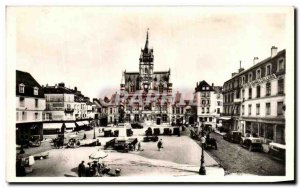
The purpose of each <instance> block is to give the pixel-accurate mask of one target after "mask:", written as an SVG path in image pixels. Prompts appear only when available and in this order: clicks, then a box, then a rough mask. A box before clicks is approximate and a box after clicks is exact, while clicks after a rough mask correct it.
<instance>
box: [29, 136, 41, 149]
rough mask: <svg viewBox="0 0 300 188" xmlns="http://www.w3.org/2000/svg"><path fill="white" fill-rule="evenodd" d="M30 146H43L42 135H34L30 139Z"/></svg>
mask: <svg viewBox="0 0 300 188" xmlns="http://www.w3.org/2000/svg"><path fill="white" fill-rule="evenodd" d="M29 146H31V147H39V146H41V138H40V135H33V136H31V137H30V139H29Z"/></svg>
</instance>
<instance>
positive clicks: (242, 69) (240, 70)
mask: <svg viewBox="0 0 300 188" xmlns="http://www.w3.org/2000/svg"><path fill="white" fill-rule="evenodd" d="M244 70H245V69H244V68H242V61H240V68H239V73H240V72H243V71H244Z"/></svg>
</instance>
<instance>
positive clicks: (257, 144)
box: [240, 133, 263, 151]
mask: <svg viewBox="0 0 300 188" xmlns="http://www.w3.org/2000/svg"><path fill="white" fill-rule="evenodd" d="M262 143H263V141H262V139H261V138H258V137H257V136H256V135H252V134H249V133H247V134H246V136H244V137H242V139H241V142H240V145H241V146H242V147H245V148H248V149H249V151H253V150H257V151H262V150H263V147H262Z"/></svg>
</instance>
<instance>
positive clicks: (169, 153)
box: [26, 131, 224, 177]
mask: <svg viewBox="0 0 300 188" xmlns="http://www.w3.org/2000/svg"><path fill="white" fill-rule="evenodd" d="M83 134H84V133H83V132H82V133H78V137H79V138H81V137H82V135H83ZM86 135H87V138H91V137H92V135H93V131H88V132H86ZM97 136H99V134H97ZM97 138H98V139H99V140H100V142H101V143H102V146H101V147H80V148H76V149H51V150H49V158H47V159H44V160H36V162H35V165H34V171H33V172H32V173H31V174H28V176H31V177H33V176H34V177H37V176H38V177H43V176H49V177H53V176H60V177H62V176H65V177H74V176H77V166H78V164H79V163H80V162H81V161H82V160H85V161H86V163H87V162H88V161H90V160H89V159H88V156H89V155H90V154H91V153H93V152H95V151H97V149H102V148H103V144H104V143H105V142H106V141H107V140H108V139H112V138H103V137H97ZM160 138H162V139H163V143H164V148H163V150H161V151H158V150H157V146H156V144H157V143H156V142H147V143H145V142H142V148H143V149H144V151H140V152H138V151H134V152H130V153H120V152H116V151H112V150H105V152H107V153H108V157H107V158H105V159H103V161H104V162H105V164H106V165H108V166H109V167H110V168H111V171H112V172H114V169H116V168H121V169H122V176H145V175H157V174H160V175H168V176H170V175H172V176H193V175H197V174H198V170H199V166H200V154H201V148H200V147H199V146H198V145H197V143H196V142H195V141H193V140H192V139H190V138H189V137H187V136H182V137H177V136H161V137H160ZM138 139H140V140H141V139H142V137H139V138H138ZM46 144H47V142H45V145H46ZM48 144H49V142H48ZM191 151H192V152H191ZM26 152H27V153H30V149H29V150H27V151H26ZM205 159H206V162H205V165H206V167H207V168H206V170H207V174H208V175H215V176H224V170H223V169H222V168H220V166H219V165H218V163H217V162H216V161H215V160H214V159H213V158H212V157H210V156H209V155H207V153H205Z"/></svg>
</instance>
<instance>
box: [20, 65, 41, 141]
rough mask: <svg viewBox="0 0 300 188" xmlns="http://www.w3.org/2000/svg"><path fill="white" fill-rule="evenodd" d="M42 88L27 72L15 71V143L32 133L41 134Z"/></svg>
mask: <svg viewBox="0 0 300 188" xmlns="http://www.w3.org/2000/svg"><path fill="white" fill-rule="evenodd" d="M45 104H46V103H45V97H44V92H43V88H42V87H41V86H40V85H39V83H38V82H37V81H36V80H35V79H34V78H33V77H32V76H31V75H30V74H29V73H27V72H23V71H18V70H17V71H16V135H17V144H22V142H23V141H24V139H27V138H29V137H30V136H32V135H40V137H41V139H42V136H43V131H42V130H43V111H44V110H45V106H46V105H45Z"/></svg>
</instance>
